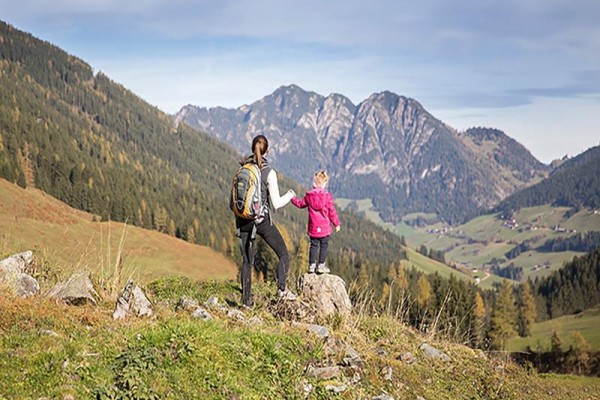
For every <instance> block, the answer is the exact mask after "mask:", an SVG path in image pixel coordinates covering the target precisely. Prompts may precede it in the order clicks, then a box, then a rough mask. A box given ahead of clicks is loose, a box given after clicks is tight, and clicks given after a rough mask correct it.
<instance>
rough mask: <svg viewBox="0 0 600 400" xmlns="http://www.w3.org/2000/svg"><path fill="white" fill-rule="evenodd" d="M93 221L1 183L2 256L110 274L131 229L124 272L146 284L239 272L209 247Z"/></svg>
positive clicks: (45, 196)
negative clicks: (28, 255)
mask: <svg viewBox="0 0 600 400" xmlns="http://www.w3.org/2000/svg"><path fill="white" fill-rule="evenodd" d="M93 220H94V216H93V215H92V214H88V213H85V212H83V211H79V210H76V209H74V208H71V207H69V206H68V205H66V204H65V203H63V202H61V201H59V200H56V199H55V198H53V197H52V196H50V195H48V194H46V193H44V192H42V191H40V190H37V189H27V190H25V189H22V188H20V187H18V186H16V185H14V184H11V183H9V182H7V181H5V180H4V179H0V232H1V234H0V257H2V256H7V255H9V253H16V252H19V251H24V250H35V255H36V256H37V257H39V258H40V259H41V260H44V261H46V262H49V263H51V264H52V265H57V266H60V268H61V269H64V270H65V272H68V271H70V270H72V269H86V270H90V271H95V272H105V273H109V272H111V271H112V269H113V268H114V264H115V260H116V258H117V254H118V251H119V244H120V241H121V237H122V235H123V232H124V230H125V235H126V236H125V238H124V241H123V251H122V253H123V262H124V267H125V270H126V272H128V273H132V274H134V276H136V277H137V278H139V279H141V280H142V281H145V282H149V281H150V280H153V279H156V278H159V277H164V276H169V275H183V276H187V277H189V278H192V279H210V278H233V277H235V275H236V273H237V267H236V266H235V265H234V264H233V262H232V261H231V260H230V259H228V258H226V257H225V256H223V255H222V254H220V253H217V252H215V251H214V250H212V249H211V248H209V247H206V246H200V245H194V244H191V243H188V242H186V241H183V240H181V239H177V238H174V237H172V236H169V235H166V234H163V233H159V232H157V231H152V230H147V229H142V228H137V227H134V226H127V227H126V228H125V225H124V224H122V223H117V222H93ZM109 244H110V245H109Z"/></svg>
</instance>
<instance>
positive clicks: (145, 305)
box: [113, 279, 154, 319]
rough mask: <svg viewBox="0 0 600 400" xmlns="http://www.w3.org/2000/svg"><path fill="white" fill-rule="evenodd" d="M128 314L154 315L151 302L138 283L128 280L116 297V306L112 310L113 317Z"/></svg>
mask: <svg viewBox="0 0 600 400" xmlns="http://www.w3.org/2000/svg"><path fill="white" fill-rule="evenodd" d="M130 315H134V316H136V317H144V316H147V317H150V316H152V315H154V310H153V309H152V303H150V300H148V298H147V297H146V294H145V293H144V291H143V290H142V289H140V287H139V286H138V285H136V284H135V283H133V280H131V279H130V280H129V281H128V282H127V284H126V285H125V288H124V289H123V291H122V292H121V295H120V296H119V298H118V299H117V306H116V307H115V311H114V312H113V318H114V319H123V318H126V317H128V316H130Z"/></svg>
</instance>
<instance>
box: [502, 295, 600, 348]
mask: <svg viewBox="0 0 600 400" xmlns="http://www.w3.org/2000/svg"><path fill="white" fill-rule="evenodd" d="M554 332H557V333H558V337H559V338H560V340H561V342H562V344H563V349H564V350H566V349H568V347H569V345H571V344H572V343H573V337H572V334H573V333H574V332H579V333H581V335H582V336H583V337H584V338H585V340H586V341H587V342H588V343H589V344H590V345H591V346H592V348H593V349H594V350H600V305H599V306H597V307H594V308H591V309H589V310H586V311H584V312H582V313H580V314H575V315H568V316H564V317H560V318H556V319H551V320H548V321H544V322H540V323H536V324H534V325H533V326H532V328H531V336H530V337H526V338H514V339H512V340H511V341H510V342H509V349H510V350H512V351H518V350H523V349H525V347H527V346H530V347H531V348H532V349H534V350H535V349H536V348H537V347H538V346H541V347H542V348H543V349H545V350H549V349H550V338H551V337H552V334H553V333H554Z"/></svg>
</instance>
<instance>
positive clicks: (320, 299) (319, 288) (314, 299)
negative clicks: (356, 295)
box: [300, 274, 352, 317]
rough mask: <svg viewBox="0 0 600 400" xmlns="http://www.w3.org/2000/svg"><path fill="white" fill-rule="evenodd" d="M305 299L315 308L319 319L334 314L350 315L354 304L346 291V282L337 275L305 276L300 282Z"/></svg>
mask: <svg viewBox="0 0 600 400" xmlns="http://www.w3.org/2000/svg"><path fill="white" fill-rule="evenodd" d="M300 290H301V291H302V294H303V296H302V297H303V299H304V301H306V302H309V303H311V305H313V306H314V308H315V312H316V314H317V316H319V317H326V316H329V315H332V314H340V315H348V314H349V313H350V311H352V303H351V302H350V297H348V292H347V291H346V282H344V280H343V279H342V278H340V277H339V276H337V275H330V274H323V275H318V274H304V276H303V277H302V279H301V281H300Z"/></svg>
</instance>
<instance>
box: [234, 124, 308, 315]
mask: <svg viewBox="0 0 600 400" xmlns="http://www.w3.org/2000/svg"><path fill="white" fill-rule="evenodd" d="M268 152H269V142H268V140H267V138H266V137H265V136H263V135H258V136H256V137H255V138H254V139H253V140H252V155H251V156H249V157H247V158H246V159H245V160H244V161H242V164H245V163H248V162H252V163H255V164H256V165H258V168H260V170H261V197H262V201H263V202H265V203H266V204H265V207H263V208H264V210H265V211H264V216H261V217H260V218H258V219H257V220H247V219H243V218H239V217H236V219H235V225H236V228H237V230H236V235H237V236H238V237H239V238H240V245H241V250H242V259H243V261H242V274H241V275H242V304H243V305H244V306H246V307H252V306H253V305H254V304H253V302H252V295H251V285H252V267H253V265H254V249H253V244H254V239H255V237H256V235H258V236H260V237H261V238H262V239H263V240H264V241H265V242H266V243H267V244H268V245H269V247H271V248H272V249H273V251H275V254H277V257H278V258H279V263H278V264H277V294H278V296H279V298H280V299H282V300H295V299H296V295H295V294H294V293H292V292H290V291H289V290H288V289H287V288H286V280H287V275H288V272H289V268H290V256H289V253H288V249H287V247H286V245H285V242H284V241H283V238H282V237H281V233H280V232H279V229H277V227H276V226H275V225H274V224H273V220H272V218H271V212H272V210H273V209H275V210H276V209H278V208H281V207H283V206H285V205H286V204H287V203H289V202H290V200H291V199H292V198H293V197H294V196H295V195H296V193H294V191H293V190H291V189H290V190H288V191H287V193H286V194H285V195H283V196H280V195H279V184H278V182H277V173H276V172H275V170H274V169H272V168H271V167H270V166H269V164H268V162H267V159H266V156H267V153H268Z"/></svg>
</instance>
